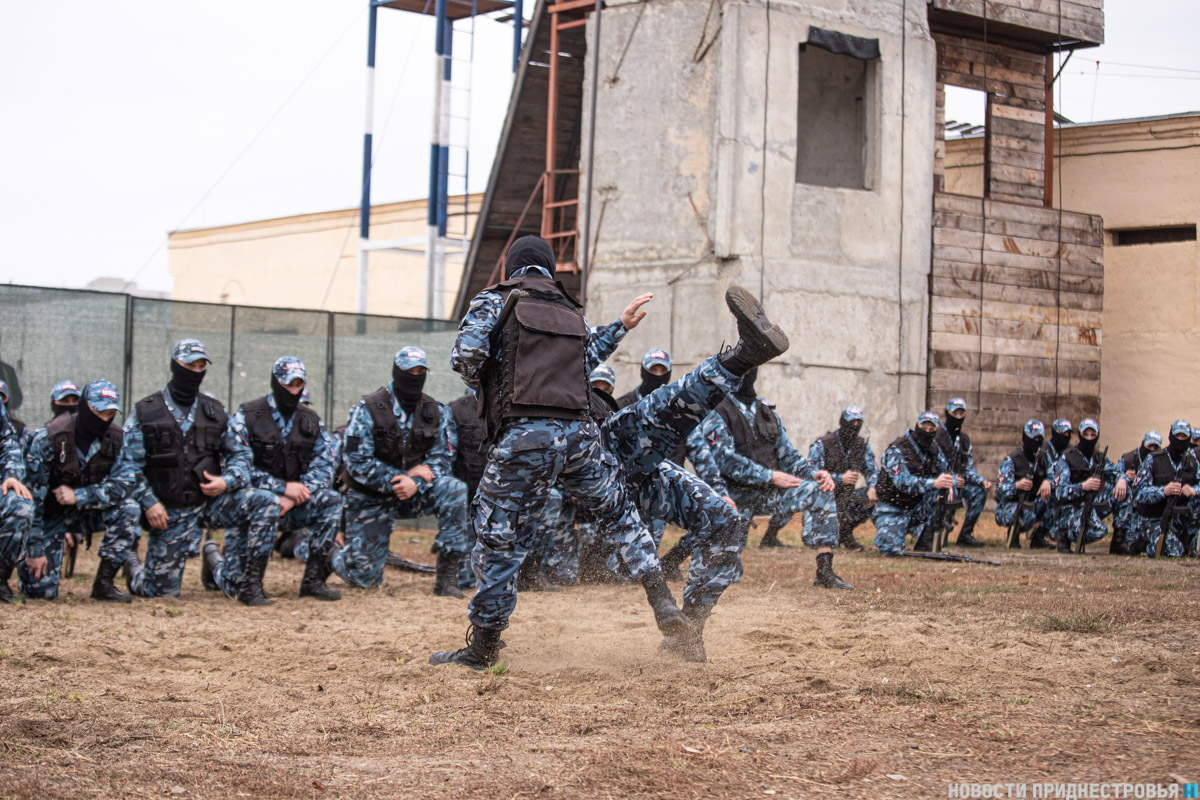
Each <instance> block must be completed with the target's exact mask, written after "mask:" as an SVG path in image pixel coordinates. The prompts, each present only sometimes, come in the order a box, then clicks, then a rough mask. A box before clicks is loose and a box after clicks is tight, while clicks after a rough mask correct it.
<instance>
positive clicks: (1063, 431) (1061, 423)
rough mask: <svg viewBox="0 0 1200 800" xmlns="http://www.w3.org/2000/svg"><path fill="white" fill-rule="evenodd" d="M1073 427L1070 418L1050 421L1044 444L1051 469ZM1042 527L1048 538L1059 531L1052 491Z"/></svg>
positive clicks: (1059, 456)
mask: <svg viewBox="0 0 1200 800" xmlns="http://www.w3.org/2000/svg"><path fill="white" fill-rule="evenodd" d="M1074 431H1075V427H1074V426H1073V425H1072V424H1071V420H1069V419H1067V418H1066V417H1059V418H1058V419H1056V420H1054V422H1052V423H1050V442H1049V443H1048V444H1047V446H1046V452H1047V454H1048V456H1049V458H1050V466H1051V469H1053V467H1054V465H1055V464H1057V463H1058V460H1059V459H1060V458H1062V457H1063V454H1064V453H1066V452H1067V450H1068V449H1069V448H1070V446H1071V434H1072V433H1074ZM1042 525H1043V527H1044V528H1046V529H1047V530H1048V531H1049V534H1050V538H1052V539H1056V540H1057V539H1058V531H1059V527H1060V526H1059V513H1058V500H1057V499H1055V497H1054V493H1053V492H1051V493H1050V502H1049V507H1048V508H1047V509H1046V516H1045V522H1043V523H1042Z"/></svg>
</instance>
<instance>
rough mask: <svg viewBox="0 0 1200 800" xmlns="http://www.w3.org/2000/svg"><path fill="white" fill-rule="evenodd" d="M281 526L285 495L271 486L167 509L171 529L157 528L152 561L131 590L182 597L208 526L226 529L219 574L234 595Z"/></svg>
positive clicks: (133, 581) (150, 548)
mask: <svg viewBox="0 0 1200 800" xmlns="http://www.w3.org/2000/svg"><path fill="white" fill-rule="evenodd" d="M278 526H279V500H278V498H277V497H276V496H275V494H274V493H272V492H269V491H267V490H266V489H237V490H232V491H225V492H222V493H221V494H219V495H217V496H216V497H212V498H209V499H208V500H206V501H205V502H204V503H202V504H200V505H198V506H184V507H181V508H168V509H167V528H166V530H162V531H160V530H154V529H151V530H150V533H149V536H148V542H147V544H146V563H145V565H144V566H143V567H142V568H141V569H139V570H135V572H134V574H133V577H132V578H131V579H130V581H129V591H130V592H132V593H133V594H136V595H138V596H140V597H167V596H170V597H178V596H179V590H180V587H181V586H182V585H183V568H184V564H185V563H186V562H187V556H188V551H189V550H190V549H191V544H192V541H193V540H195V539H197V538H198V537H200V536H201V535H202V532H203V529H204V528H224V529H225V547H224V550H223V552H224V555H225V559H224V560H223V561H222V562H221V565H220V566H219V567H217V569H216V570H214V571H213V580H215V581H216V582H217V586H219V587H220V589H221V591H222V592H224V593H225V594H227V595H229V596H233V595H235V594H237V591H238V589H239V588H240V587H241V585H242V575H243V574H244V573H245V569H246V562H247V560H248V559H251V558H255V557H258V556H263V555H268V554H270V552H271V546H272V545H274V544H275V532H276V531H277V530H278Z"/></svg>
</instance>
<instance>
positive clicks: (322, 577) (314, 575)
mask: <svg viewBox="0 0 1200 800" xmlns="http://www.w3.org/2000/svg"><path fill="white" fill-rule="evenodd" d="M329 552H330V551H329V550H326V551H325V552H323V553H312V552H310V553H309V554H308V561H307V562H305V564H304V577H303V578H301V579H300V596H301V597H315V598H317V599H318V600H341V599H342V593H341V592H339V591H338V590H337V589H334V588H332V587H330V586H328V585H327V584H326V583H325V581H326V580H327V579H328V578H329V576H330V574H331V573H332V572H333V567H331V566H330V564H329Z"/></svg>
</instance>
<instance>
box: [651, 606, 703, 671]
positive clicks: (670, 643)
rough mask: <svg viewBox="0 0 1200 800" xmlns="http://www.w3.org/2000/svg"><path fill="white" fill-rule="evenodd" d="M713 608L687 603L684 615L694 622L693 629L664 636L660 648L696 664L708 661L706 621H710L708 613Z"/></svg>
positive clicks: (684, 607)
mask: <svg viewBox="0 0 1200 800" xmlns="http://www.w3.org/2000/svg"><path fill="white" fill-rule="evenodd" d="M712 610H713V607H712V606H706V605H702V604H700V603H697V604H695V605H692V604H686V603H685V604H684V606H683V615H684V616H685V617H687V618H688V621H689V622H691V623H692V631H691V632H690V633H685V634H683V635H682V636H664V637H663V640H662V642H660V643H659V645H658V649H659V650H662V651H663V652H666V653H672V654H674V655H677V656H679V657H680V658H682V659H683V660H684V661H690V662H692V663H695V664H703V663H705V662H706V661H708V654H707V653H705V652H704V623H705V622H707V621H708V615H709V614H711V613H712Z"/></svg>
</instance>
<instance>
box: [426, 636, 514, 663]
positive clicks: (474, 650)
mask: <svg viewBox="0 0 1200 800" xmlns="http://www.w3.org/2000/svg"><path fill="white" fill-rule="evenodd" d="M501 647H502V645H501V644H500V631H498V630H494V629H492V628H479V627H476V626H475V625H471V626H470V627H469V628H467V646H466V647H464V648H462V649H461V650H442V651H440V652H437V653H434V654H433V655H431V656H429V663H430V664H461V665H463V666H464V667H470V668H471V669H478V670H485V669H487V668H488V667H490V666H492V665H493V664H495V663H496V657H497V654H498V653H499V652H500V648H501Z"/></svg>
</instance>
